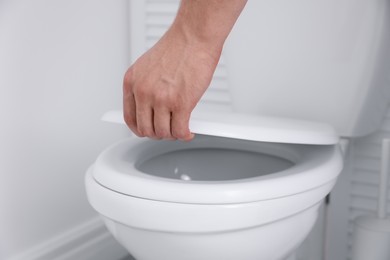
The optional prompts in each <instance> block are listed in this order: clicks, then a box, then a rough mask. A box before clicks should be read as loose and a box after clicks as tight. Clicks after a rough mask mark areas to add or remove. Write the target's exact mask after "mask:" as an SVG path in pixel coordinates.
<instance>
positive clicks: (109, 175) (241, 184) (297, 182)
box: [92, 137, 342, 204]
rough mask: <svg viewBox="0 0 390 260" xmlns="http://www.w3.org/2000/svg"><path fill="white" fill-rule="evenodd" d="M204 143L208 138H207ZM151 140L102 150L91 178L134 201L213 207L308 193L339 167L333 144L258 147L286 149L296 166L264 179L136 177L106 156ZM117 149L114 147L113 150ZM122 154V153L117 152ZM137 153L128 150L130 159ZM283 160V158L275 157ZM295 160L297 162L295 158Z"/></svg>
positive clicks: (333, 175)
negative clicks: (214, 179)
mask: <svg viewBox="0 0 390 260" xmlns="http://www.w3.org/2000/svg"><path fill="white" fill-rule="evenodd" d="M207 138H208V139H206V140H207V142H209V140H210V138H209V137H207ZM151 142H153V141H147V140H142V139H139V138H130V139H127V140H122V141H120V142H118V143H116V144H114V145H112V146H110V147H109V148H107V149H106V150H105V151H104V152H103V153H102V154H101V155H100V156H99V157H98V159H97V160H96V162H95V164H94V166H93V173H92V174H93V178H94V179H95V181H96V182H97V183H99V184H100V185H102V186H103V187H106V188H108V189H111V190H114V191H117V192H119V193H122V194H127V195H130V196H134V197H139V198H145V199H152V200H158V201H168V202H177V203H195V204H218V203H222V204H224V203H227V204H229V203H246V202H253V201H259V200H268V199H273V198H277V197H283V196H289V195H292V194H296V193H299V192H304V191H306V190H310V189H312V188H315V187H317V186H320V185H322V184H323V183H326V182H329V181H331V180H333V179H335V178H337V176H338V174H339V173H340V172H341V169H342V157H341V153H340V149H339V147H338V145H331V146H316V147H314V146H310V145H291V144H275V143H271V144H268V143H267V144H264V145H268V146H278V147H289V148H293V150H294V151H295V152H296V153H297V155H298V156H297V155H295V156H296V158H295V160H296V164H295V165H294V166H293V167H291V168H289V169H287V170H284V171H281V172H277V173H273V174H269V175H266V176H261V177H255V178H249V179H240V180H235V181H222V182H217V181H215V182H183V181H180V180H172V179H168V178H162V177H155V176H150V175H149V174H146V173H142V172H141V171H139V170H138V169H136V167H135V166H134V165H130V166H129V168H130V169H128V170H127V172H126V173H125V172H122V171H120V170H118V169H116V168H115V167H113V166H114V165H113V164H115V163H113V162H112V157H115V156H116V157H118V154H115V150H116V149H117V148H118V147H120V146H128V147H136V148H139V146H140V145H141V147H145V146H146V144H151ZM119 150H120V149H119ZM120 152H123V151H119V153H120ZM138 154H140V151H132V154H131V155H130V156H133V157H134V158H135V157H136V156H137V155H138ZM281 157H282V158H285V157H286V156H281ZM298 157H300V158H298Z"/></svg>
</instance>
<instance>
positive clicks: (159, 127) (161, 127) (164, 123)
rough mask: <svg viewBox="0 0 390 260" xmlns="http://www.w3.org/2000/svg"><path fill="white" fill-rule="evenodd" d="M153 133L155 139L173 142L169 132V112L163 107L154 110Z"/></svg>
mask: <svg viewBox="0 0 390 260" xmlns="http://www.w3.org/2000/svg"><path fill="white" fill-rule="evenodd" d="M154 132H155V134H156V137H157V138H160V139H169V140H175V139H176V138H174V137H173V136H172V131H171V112H170V111H169V110H168V109H167V108H164V107H160V108H155V109H154Z"/></svg>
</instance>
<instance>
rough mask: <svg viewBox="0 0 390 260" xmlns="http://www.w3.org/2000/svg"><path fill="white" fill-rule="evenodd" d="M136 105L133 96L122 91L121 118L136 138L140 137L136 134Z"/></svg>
mask: <svg viewBox="0 0 390 260" xmlns="http://www.w3.org/2000/svg"><path fill="white" fill-rule="evenodd" d="M135 111H136V104H135V99H134V95H133V94H132V93H130V92H127V91H124V92H123V117H124V120H125V122H126V124H127V126H128V127H129V128H130V130H131V131H132V132H133V133H134V134H135V135H137V136H138V137H140V136H141V134H140V133H139V132H138V127H137V116H136V112H135Z"/></svg>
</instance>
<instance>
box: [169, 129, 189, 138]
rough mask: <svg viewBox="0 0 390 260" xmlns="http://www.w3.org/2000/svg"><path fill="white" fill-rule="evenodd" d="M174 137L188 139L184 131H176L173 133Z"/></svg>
mask: <svg viewBox="0 0 390 260" xmlns="http://www.w3.org/2000/svg"><path fill="white" fill-rule="evenodd" d="M172 135H173V136H174V137H175V138H178V139H184V138H186V137H187V132H186V131H185V130H184V129H175V130H173V131H172Z"/></svg>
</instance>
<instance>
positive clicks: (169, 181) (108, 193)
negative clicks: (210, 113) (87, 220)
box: [86, 135, 342, 260]
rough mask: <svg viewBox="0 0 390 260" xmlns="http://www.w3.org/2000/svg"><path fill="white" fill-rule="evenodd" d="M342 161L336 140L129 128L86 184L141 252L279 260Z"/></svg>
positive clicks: (148, 258)
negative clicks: (143, 134) (151, 136)
mask: <svg viewBox="0 0 390 260" xmlns="http://www.w3.org/2000/svg"><path fill="white" fill-rule="evenodd" d="M341 169H342V156H341V153H340V150H339V147H338V145H302V144H281V143H265V142H251V141H244V140H237V139H231V138H220V137H210V136H202V135H198V136H197V137H196V138H195V140H193V141H192V142H189V143H183V142H172V141H151V140H142V139H138V138H131V139H129V140H124V141H121V142H119V143H117V144H114V145H112V146H111V147H109V148H108V149H106V150H105V151H104V152H103V153H102V154H101V155H100V156H99V157H98V159H97V160H96V162H95V164H94V165H93V166H91V168H90V169H89V171H88V173H87V175H86V187H87V194H88V199H89V201H90V203H91V205H92V206H93V207H94V208H95V209H96V210H97V211H98V212H99V213H100V214H101V215H102V216H103V218H104V220H105V223H106V225H107V227H108V229H109V230H110V231H111V232H112V234H113V235H114V236H115V238H116V239H117V240H118V241H119V242H120V243H121V244H122V245H123V246H124V247H126V248H127V249H128V250H129V252H130V253H131V254H132V255H133V256H134V257H135V258H136V259H137V260H159V259H170V260H218V259H221V260H222V259H223V260H228V259H232V260H233V259H234V260H237V259H240V260H261V259H264V260H278V259H284V258H286V257H287V256H288V255H289V254H291V252H292V251H293V250H294V249H296V248H297V247H298V246H299V244H300V243H301V242H302V241H303V239H304V238H305V237H306V235H307V234H308V232H309V231H310V229H311V228H312V226H313V224H314V222H315V220H316V217H317V214H318V207H319V204H320V202H321V200H322V199H323V198H324V197H325V196H326V195H327V194H328V193H329V191H330V190H331V188H332V187H333V185H334V183H335V181H336V178H337V176H338V174H339V173H340V171H341Z"/></svg>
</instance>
